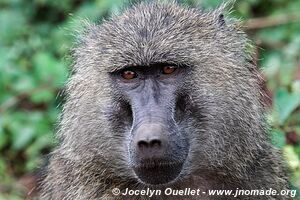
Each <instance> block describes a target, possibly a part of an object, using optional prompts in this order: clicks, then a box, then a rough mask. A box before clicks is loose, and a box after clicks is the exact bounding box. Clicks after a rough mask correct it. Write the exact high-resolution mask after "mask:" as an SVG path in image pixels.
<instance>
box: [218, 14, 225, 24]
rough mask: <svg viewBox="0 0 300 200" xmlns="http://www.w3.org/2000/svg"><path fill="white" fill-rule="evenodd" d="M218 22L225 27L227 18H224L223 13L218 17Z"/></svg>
mask: <svg viewBox="0 0 300 200" xmlns="http://www.w3.org/2000/svg"><path fill="white" fill-rule="evenodd" d="M218 22H219V24H220V25H221V26H225V25H226V22H225V18H224V14H223V13H220V14H219V16H218Z"/></svg>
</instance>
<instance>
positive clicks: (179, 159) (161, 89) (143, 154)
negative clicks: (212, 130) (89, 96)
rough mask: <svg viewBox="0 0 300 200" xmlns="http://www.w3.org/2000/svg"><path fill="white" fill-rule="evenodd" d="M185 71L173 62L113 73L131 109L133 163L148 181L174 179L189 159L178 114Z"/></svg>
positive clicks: (129, 68) (130, 148)
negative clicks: (179, 125) (172, 63)
mask: <svg viewBox="0 0 300 200" xmlns="http://www.w3.org/2000/svg"><path fill="white" fill-rule="evenodd" d="M186 70H187V69H186V68H184V67H177V66H175V65H171V64H153V65H150V66H146V67H144V66H137V67H127V68H124V69H122V70H119V71H116V72H113V73H112V74H111V78H112V79H113V81H114V82H115V84H116V86H117V88H118V90H119V91H118V92H119V93H121V94H122V95H123V98H125V99H126V100H127V101H128V104H129V105H130V109H131V112H130V114H131V115H132V122H131V124H132V125H131V131H130V136H129V137H130V140H129V141H130V143H129V144H128V152H129V158H130V161H129V162H130V166H131V167H132V169H133V170H134V172H135V174H136V175H137V177H138V178H139V179H140V181H142V182H144V183H146V184H153V185H156V184H164V183H168V182H171V181H173V180H175V179H176V178H177V177H178V176H179V174H180V172H181V170H182V166H183V164H184V162H185V160H186V158H187V155H188V151H189V142H188V139H187V138H186V135H185V134H184V133H183V132H182V131H180V129H179V128H178V119H179V117H177V116H176V113H179V112H180V110H182V109H183V108H182V107H179V104H178V100H179V98H180V93H181V91H180V88H181V86H182V85H181V84H182V82H183V81H182V80H183V79H184V78H185V71H186Z"/></svg>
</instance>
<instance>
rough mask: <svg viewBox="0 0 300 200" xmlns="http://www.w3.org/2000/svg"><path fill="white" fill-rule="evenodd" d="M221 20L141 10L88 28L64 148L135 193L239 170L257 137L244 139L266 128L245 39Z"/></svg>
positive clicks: (156, 8) (153, 7)
mask: <svg viewBox="0 0 300 200" xmlns="http://www.w3.org/2000/svg"><path fill="white" fill-rule="evenodd" d="M174 10H175V11H176V12H174ZM219 16H220V11H216V12H208V13H203V12H202V11H199V10H196V9H186V8H184V7H180V6H178V5H174V4H171V5H164V4H149V5H148V4H141V5H139V6H137V7H133V8H132V9H129V10H127V11H126V12H124V13H123V14H122V15H121V16H117V17H115V18H113V19H111V20H109V21H106V22H104V23H103V24H101V25H100V26H92V27H91V28H90V30H89V31H88V33H87V35H86V36H85V38H84V39H83V41H82V45H81V47H80V48H78V49H77V51H76V54H75V56H76V57H77V59H76V65H75V72H76V73H75V75H74V76H73V78H71V81H70V83H71V84H70V86H69V93H70V94H71V95H70V98H69V99H70V103H69V104H67V106H68V107H66V108H65V109H66V110H73V111H74V110H75V111H76V113H75V114H74V113H71V112H70V115H69V116H67V117H65V119H64V120H65V121H66V123H65V124H66V125H65V126H66V127H67V125H69V123H70V124H71V123H72V124H71V125H73V126H72V127H74V128H73V129H70V128H69V127H67V128H65V129H67V130H69V132H71V134H68V135H67V134H65V135H63V136H64V137H66V141H67V142H68V143H66V145H73V146H74V147H73V146H72V147H73V149H74V151H76V150H78V152H79V154H80V151H79V150H80V149H81V151H83V152H86V154H87V152H91V155H92V156H94V155H95V154H96V155H101V159H102V160H104V161H103V162H104V163H105V165H108V166H107V167H106V168H105V169H107V170H111V173H110V174H113V175H114V177H113V178H115V179H118V178H119V179H121V180H128V179H130V180H133V181H134V182H135V183H136V181H138V183H144V184H150V185H151V184H152V185H159V184H168V185H172V184H176V183H180V181H181V180H184V179H190V178H191V177H193V176H194V175H201V176H203V177H204V178H206V177H205V176H210V177H211V176H214V174H215V173H216V170H219V171H220V173H223V174H224V170H227V169H228V171H229V169H230V167H229V165H231V168H235V167H236V166H235V164H236V163H237V164H238V162H234V161H235V160H238V159H242V158H240V156H239V155H241V154H240V153H241V152H243V151H246V148H247V147H249V145H252V143H251V142H249V141H253V140H257V139H256V138H257V137H260V136H258V135H256V134H254V133H252V132H250V133H249V134H244V133H248V132H249V130H259V129H261V128H262V127H261V125H260V124H261V113H260V111H261V110H260V109H261V108H260V104H259V103H258V99H257V96H258V93H259V92H258V91H257V90H256V88H257V82H256V77H255V76H253V74H252V73H251V72H250V70H249V69H248V68H247V67H245V63H246V61H245V59H246V56H245V55H244V49H245V44H244V43H245V40H246V39H245V38H244V35H243V34H242V33H241V34H240V33H239V32H238V31H236V30H235V28H234V27H231V26H228V27H227V25H224V22H223V20H221V21H220V17H219ZM221 16H222V15H221ZM221 19H222V18H221ZM79 97H80V98H79ZM75 111H74V112H75ZM74 119H75V120H77V121H76V123H75V122H74ZM62 132H63V131H62ZM73 133H76V134H73ZM74 137H77V138H74ZM83 138H84V141H85V142H84V143H83V142H82V143H81V142H76V141H80V140H82V139H83ZM87 144H88V145H87ZM238 144H247V145H238ZM253 145H256V144H255V143H253ZM253 148H254V147H253ZM255 148H256V147H255ZM73 149H72V150H73ZM95 151H96V153H94V152H95ZM249 155H250V156H251V154H249ZM82 157H84V156H82ZM245 159H246V158H245ZM249 159H251V158H249ZM87 162H88V161H87ZM95 167H97V166H95ZM199 171H200V172H201V173H199ZM228 171H227V172H228ZM227 172H226V173H227ZM101 173H102V172H101ZM105 173H107V172H105ZM228 173H230V171H229V172H228Z"/></svg>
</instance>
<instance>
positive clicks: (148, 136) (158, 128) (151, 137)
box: [134, 124, 167, 159]
mask: <svg viewBox="0 0 300 200" xmlns="http://www.w3.org/2000/svg"><path fill="white" fill-rule="evenodd" d="M166 131H167V130H166V128H165V127H164V126H163V125H162V124H142V125H141V126H139V127H138V128H137V129H136V131H135V136H134V145H136V150H137V152H136V153H137V156H138V157H139V158H140V159H151V158H153V157H156V158H157V157H158V158H159V157H160V156H163V154H164V153H165V150H166V149H165V147H166V145H167V134H166Z"/></svg>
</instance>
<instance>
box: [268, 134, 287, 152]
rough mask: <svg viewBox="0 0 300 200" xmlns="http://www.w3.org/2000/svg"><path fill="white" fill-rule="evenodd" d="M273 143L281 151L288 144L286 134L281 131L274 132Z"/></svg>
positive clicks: (272, 135)
mask: <svg viewBox="0 0 300 200" xmlns="http://www.w3.org/2000/svg"><path fill="white" fill-rule="evenodd" d="M271 140H272V143H273V144H274V145H275V146H276V147H277V148H279V149H282V148H283V147H284V145H285V144H286V139H285V134H284V132H282V131H280V130H273V131H272V134H271Z"/></svg>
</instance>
